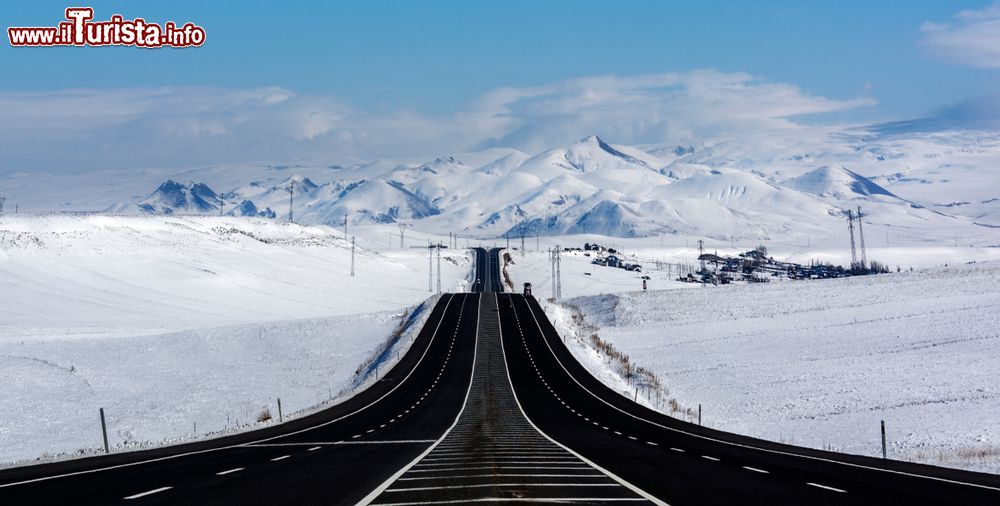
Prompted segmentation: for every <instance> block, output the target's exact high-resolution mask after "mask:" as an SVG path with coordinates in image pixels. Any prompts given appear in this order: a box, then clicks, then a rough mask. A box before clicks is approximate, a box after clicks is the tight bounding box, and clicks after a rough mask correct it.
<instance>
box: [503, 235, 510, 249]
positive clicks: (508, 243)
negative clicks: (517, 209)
mask: <svg viewBox="0 0 1000 506" xmlns="http://www.w3.org/2000/svg"><path fill="white" fill-rule="evenodd" d="M503 238H504V239H507V249H508V250H509V249H510V232H505V233H504V234H503Z"/></svg>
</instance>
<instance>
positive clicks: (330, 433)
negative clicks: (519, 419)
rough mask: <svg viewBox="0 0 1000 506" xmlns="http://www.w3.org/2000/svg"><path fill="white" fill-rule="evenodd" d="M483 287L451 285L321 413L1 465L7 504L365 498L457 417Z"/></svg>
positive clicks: (2, 499)
mask: <svg viewBox="0 0 1000 506" xmlns="http://www.w3.org/2000/svg"><path fill="white" fill-rule="evenodd" d="M478 311H479V296H478V295H476V294H446V295H444V296H443V297H442V298H441V299H440V301H439V302H438V303H437V305H436V306H435V307H434V308H433V310H432V312H431V314H430V316H429V318H428V321H427V324H426V325H425V327H424V328H423V329H422V330H421V331H420V332H419V334H418V336H417V338H416V339H415V341H414V343H413V345H412V346H411V349H410V351H409V353H407V354H406V355H405V356H403V357H402V358H401V361H400V362H399V363H398V365H396V366H395V367H394V368H393V369H392V370H390V371H387V372H385V373H384V376H383V377H382V378H381V379H380V381H378V382H377V383H376V384H374V385H372V386H371V387H369V388H368V389H366V390H364V391H362V392H360V393H358V394H357V395H355V396H354V397H352V398H350V399H349V400H347V401H345V402H343V403H341V404H338V405H336V406H333V407H331V408H329V409H327V410H324V411H321V412H319V413H316V414H314V415H311V416H307V417H304V418H300V419H295V420H291V421H287V422H285V423H283V424H279V425H276V426H272V427H269V428H267V429H264V430H258V431H253V432H249V433H244V434H239V435H235V436H230V437H225V438H219V439H212V440H208V441H202V442H198V443H191V444H185V445H179V446H171V447H166V448H160V449H155V450H147V451H137V452H128V453H119V454H111V455H108V456H100V457H91V458H84V459H76V460H68V461H62V462H55V463H50V464H44V465H36V466H28V467H19V468H13V469H7V470H4V471H0V504H2V505H14V504H113V503H119V502H137V501H141V502H142V503H144V504H355V503H357V502H358V501H360V500H361V499H362V498H364V496H365V495H366V494H368V493H369V492H370V491H371V490H373V489H374V488H375V487H377V486H378V485H379V484H380V483H381V482H383V481H384V480H386V479H388V478H389V477H390V476H392V474H393V473H395V472H396V471H397V470H399V469H400V468H401V467H402V466H404V465H405V464H406V463H407V462H409V461H410V460H412V459H413V458H414V457H416V456H417V455H419V454H420V453H421V452H423V451H424V450H426V449H427V447H428V446H429V445H430V444H432V443H433V442H434V441H435V440H437V439H438V438H439V437H440V436H441V435H442V434H443V433H444V431H445V430H446V429H447V428H448V427H449V426H451V424H452V423H454V420H455V417H456V416H457V415H458V412H459V410H460V408H461V406H462V402H463V399H464V397H465V394H466V392H467V391H468V385H469V382H470V379H471V375H472V358H473V354H474V349H475V344H476V343H475V336H476V320H477V318H476V316H477V314H478Z"/></svg>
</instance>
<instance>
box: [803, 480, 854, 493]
mask: <svg viewBox="0 0 1000 506" xmlns="http://www.w3.org/2000/svg"><path fill="white" fill-rule="evenodd" d="M806 485H809V486H810V487H816V488H821V489H823V490H830V491H832V492H838V493H841V494H846V493H847V491H846V490H842V489H839V488H833V487H829V486H827V485H820V484H819V483H813V482H808V483H806Z"/></svg>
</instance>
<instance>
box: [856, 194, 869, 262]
mask: <svg viewBox="0 0 1000 506" xmlns="http://www.w3.org/2000/svg"><path fill="white" fill-rule="evenodd" d="M863 216H864V215H863V214H861V206H858V237H859V238H861V266H862V267H864V266H865V265H867V264H868V255H867V254H866V253H865V227H864V225H863V224H862V221H861V218H862V217H863Z"/></svg>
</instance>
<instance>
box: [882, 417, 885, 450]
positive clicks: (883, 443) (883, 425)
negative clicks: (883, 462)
mask: <svg viewBox="0 0 1000 506" xmlns="http://www.w3.org/2000/svg"><path fill="white" fill-rule="evenodd" d="M882 458H883V459H885V420H882Z"/></svg>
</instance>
